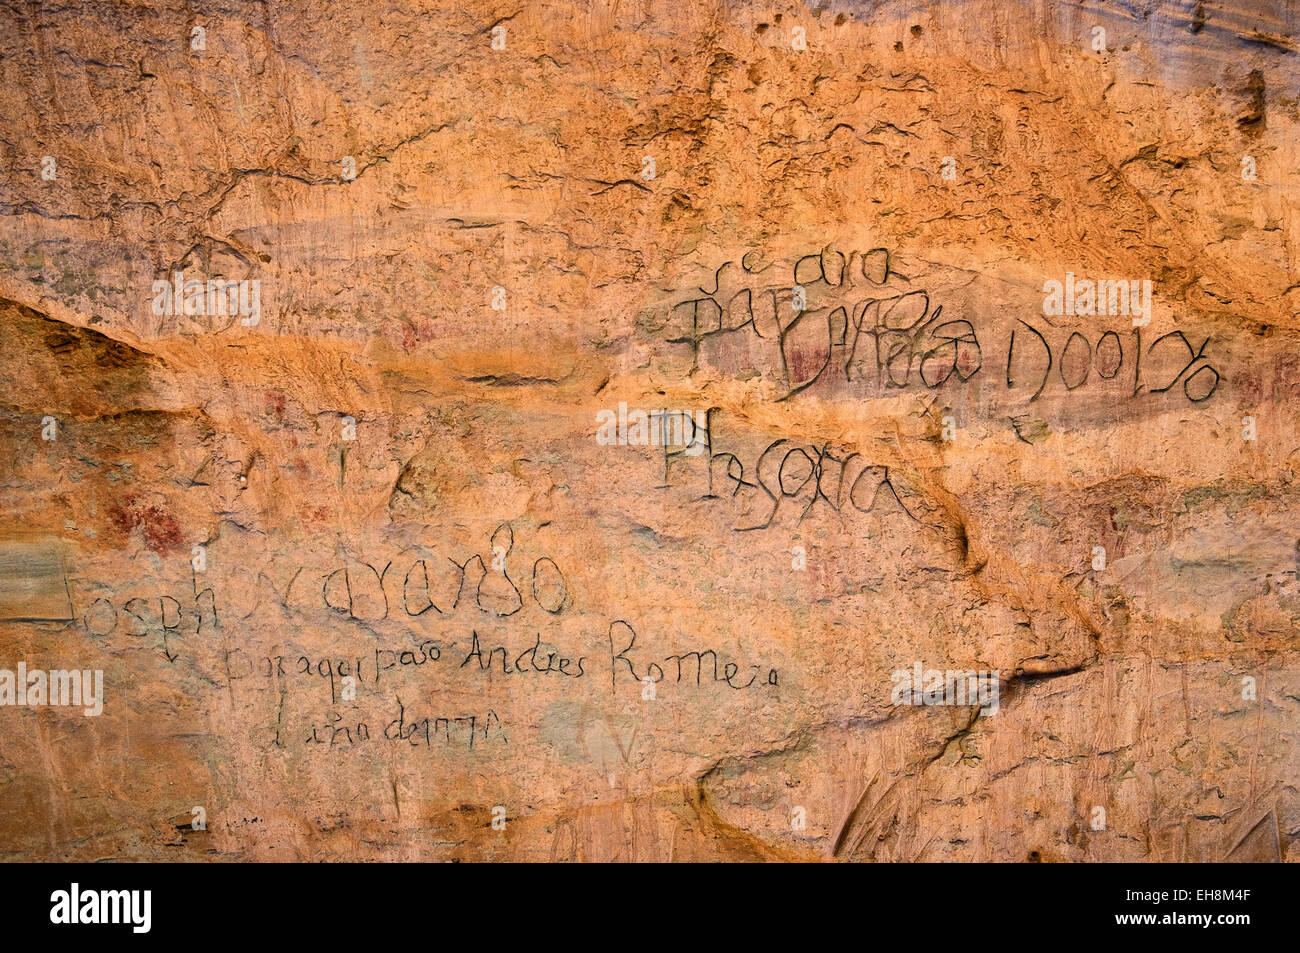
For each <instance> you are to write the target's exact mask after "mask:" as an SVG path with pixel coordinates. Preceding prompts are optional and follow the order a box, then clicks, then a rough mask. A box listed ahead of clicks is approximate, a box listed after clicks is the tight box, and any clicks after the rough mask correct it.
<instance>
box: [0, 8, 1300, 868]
mask: <svg viewBox="0 0 1300 953" xmlns="http://www.w3.org/2000/svg"><path fill="white" fill-rule="evenodd" d="M195 9H196V11H197V12H193V13H191V12H188V11H183V10H181V9H179V8H176V7H175V6H168V5H165V4H157V3H136V4H125V3H116V2H106V3H99V4H93V5H82V6H75V5H74V6H72V7H61V8H47V7H42V6H40V5H23V6H17V7H7V8H5V9H3V10H0V71H2V72H3V80H4V82H3V84H2V86H0V97H3V108H2V109H0V117H2V118H0V124H2V126H3V130H2V132H3V134H2V135H0V208H2V209H3V211H4V215H3V217H2V218H0V327H2V328H3V333H2V334H0V384H2V385H3V389H4V397H3V399H2V400H0V424H2V426H0V506H2V507H3V512H4V522H3V528H2V530H0V669H8V670H16V666H17V665H18V663H20V662H22V663H25V665H26V666H27V668H28V669H46V670H54V669H77V670H102V672H103V685H104V688H103V711H102V713H101V714H99V715H96V716H87V715H85V714H83V711H82V710H81V709H80V708H76V707H73V706H57V707H56V706H40V705H31V704H28V705H20V704H16V703H11V704H8V705H5V706H0V804H2V805H3V807H2V808H0V856H3V857H5V858H6V859H23V860H27V859H53V858H59V859H75V860H95V859H101V858H118V859H122V858H139V859H160V858H161V859H186V860H213V859H215V860H231V859H246V860H251V859H312V860H316V859H450V858H456V859H464V860H479V859H566V860H567V859H585V860H607V859H618V860H666V859H671V860H709V859H773V858H797V859H816V858H836V859H853V860H917V859H924V860H938V859H954V860H990V859H995V860H1025V859H1042V860H1072V861H1084V860H1086V861H1104V860H1189V861H1191V860H1221V859H1231V860H1269V861H1272V860H1291V861H1294V860H1297V859H1300V793H1298V791H1297V786H1298V783H1300V781H1298V779H1300V749H1298V747H1297V743H1298V739H1297V728H1298V725H1300V720H1298V716H1300V638H1298V637H1297V622H1298V621H1300V583H1298V581H1297V570H1298V569H1300V529H1298V527H1300V494H1298V492H1297V487H1296V479H1297V468H1298V467H1300V425H1298V424H1297V420H1296V414H1295V408H1296V406H1297V405H1296V400H1297V397H1298V396H1300V393H1298V391H1300V348H1298V345H1300V191H1298V186H1300V173H1297V171H1296V170H1297V168H1300V135H1298V134H1297V132H1298V128H1300V127H1298V124H1300V115H1298V109H1300V106H1298V102H1300V100H1298V98H1297V97H1298V96H1300V78H1298V77H1300V73H1298V72H1297V67H1296V64H1297V58H1296V57H1297V42H1298V40H1297V34H1296V29H1297V25H1298V24H1297V19H1300V12H1297V10H1296V9H1295V7H1294V5H1293V4H1275V3H1266V2H1262V0H1225V2H1205V3H1191V2H1169V3H1156V2H1136V3H1119V4H1098V3H1057V2H1047V0H1043V2H1039V3H1033V4H1022V3H1009V2H987V0H971V2H957V3H950V2H943V0H932V2H886V3H879V4H868V3H848V2H830V3H827V4H825V5H818V6H815V7H814V6H807V5H802V4H797V3H796V4H790V3H777V4H775V5H769V4H752V3H742V2H730V3H706V2H694V0H692V2H680V0H678V2H671V3H669V2H649V0H634V2H630V3H627V2H624V3H613V2H592V3H582V4H568V3H538V4H519V5H500V4H496V5H494V4H491V3H481V2H477V0H470V2H468V3H461V4H451V3H443V4H437V5H433V6H429V7H416V6H413V5H410V4H406V3H393V2H383V3H377V4H355V5H347V4H333V3H321V2H310V0H306V2H298V0H287V2H283V3H274V4H256V3H239V2H231V3H227V4H224V5H221V6H218V7H211V8H206V7H202V6H200V7H198V8H195ZM196 27H201V28H202V29H201V30H199V31H197V32H195V28H196ZM1095 27H1100V28H1102V29H1103V30H1104V37H1101V39H1100V43H1098V37H1099V36H1100V35H1099V34H1096V33H1095V30H1094V28H1095ZM1097 45H1100V46H1101V49H1098V48H1097ZM800 47H803V48H800ZM177 273H180V275H181V277H180V278H179V279H176V278H175V276H176V275H177ZM1067 274H1068V275H1069V276H1070V278H1069V279H1068V280H1069V281H1070V283H1071V284H1072V285H1073V286H1074V288H1075V290H1078V289H1081V288H1083V287H1085V286H1084V285H1083V284H1082V282H1085V281H1098V280H1102V279H1106V280H1114V281H1123V282H1124V283H1125V284H1124V287H1125V290H1126V291H1128V290H1131V289H1132V288H1133V287H1134V286H1133V285H1130V282H1136V283H1137V284H1136V288H1137V289H1138V291H1139V297H1140V290H1141V288H1142V287H1143V285H1142V283H1143V282H1150V289H1151V292H1150V304H1151V307H1150V311H1149V313H1147V314H1144V315H1133V314H1130V313H1127V311H1131V310H1134V308H1129V309H1126V311H1123V312H1122V311H1120V307H1119V305H1120V301H1119V298H1118V289H1114V295H1115V297H1114V300H1113V301H1112V300H1110V298H1108V296H1107V294H1106V293H1103V294H1102V296H1101V298H1102V301H1101V303H1102V305H1103V307H1102V308H1100V309H1099V308H1098V307H1097V304H1098V302H1097V301H1096V300H1094V301H1093V302H1092V306H1091V308H1089V306H1088V303H1087V301H1086V299H1085V298H1082V297H1080V298H1079V299H1078V304H1079V307H1077V308H1075V307H1071V308H1069V309H1068V312H1070V313H1055V314H1054V313H1045V304H1046V302H1045V298H1046V297H1047V295H1046V294H1045V283H1047V282H1051V281H1060V282H1061V283H1062V286H1063V287H1062V292H1063V299H1062V300H1064V285H1065V283H1066V281H1067ZM218 280H220V281H230V282H232V283H238V282H243V283H244V284H242V285H237V286H235V287H234V289H233V290H232V291H231V293H230V295H229V296H228V297H224V298H222V303H224V304H225V305H226V306H227V307H226V308H225V313H218V314H212V313H210V312H211V311H213V310H217V309H216V305H217V304H218V303H219V302H218V301H217V299H218V297H219V296H220V295H218V293H217V291H218V289H217V288H216V286H215V285H214V286H213V293H212V294H211V295H210V296H209V295H208V294H207V293H206V292H207V286H206V285H205V286H204V294H203V295H201V296H195V295H194V294H192V293H190V292H191V291H192V288H187V286H186V285H185V282H187V281H198V282H209V281H218ZM176 281H178V282H179V292H180V293H179V294H176V293H174V290H173V289H174V288H175V285H174V284H173V282H176ZM253 282H257V284H256V285H253V284H252V283H253ZM156 283H157V284H156ZM224 293H225V292H224V290H223V291H222V294H224ZM241 294H242V297H241ZM187 303H188V304H189V305H190V307H189V308H188V311H187V307H186V305H187ZM1075 303H1076V300H1075V299H1074V297H1073V296H1072V297H1071V300H1070V304H1071V305H1073V304H1075ZM1129 303H1130V304H1133V305H1134V306H1135V307H1136V301H1134V302H1129ZM1052 310H1053V309H1052V308H1051V307H1050V306H1047V307H1046V311H1048V312H1050V311H1052ZM1057 310H1060V311H1063V312H1064V311H1066V310H1067V309H1065V308H1064V307H1063V308H1061V309H1057ZM1089 311H1091V312H1092V313H1089ZM1117 312H1118V313H1117ZM1146 319H1149V323H1144V322H1145V321H1146ZM620 405H623V407H624V411H625V413H626V414H628V415H630V422H629V424H628V426H627V427H626V428H623V427H619V426H617V425H616V428H615V429H614V431H613V433H614V436H615V442H614V443H613V444H612V445H611V444H610V443H609V442H608V441H607V440H606V439H605V438H606V437H607V436H609V435H610V432H611V431H610V427H609V425H608V421H609V419H610V417H611V416H613V417H614V418H617V417H618V416H619V411H620ZM638 409H639V410H642V411H647V412H659V411H668V412H676V411H682V412H686V413H689V414H691V415H692V416H690V417H689V418H688V421H687V422H686V423H685V424H684V425H683V422H682V418H680V417H678V416H676V415H675V414H672V413H670V414H669V416H668V417H667V418H665V417H662V416H660V417H657V418H655V426H654V427H653V428H648V429H647V431H646V432H647V434H649V433H650V431H651V430H653V431H654V433H655V436H656V437H657V436H658V434H659V428H662V429H663V431H664V433H665V436H666V437H671V438H673V439H672V441H671V445H670V446H669V447H668V448H665V447H663V446H657V445H650V446H642V445H636V438H637V436H638V435H639V428H638V427H637V422H638V419H637V415H636V413H635V412H636V411H637V410H638ZM602 412H605V413H602ZM674 424H675V425H678V426H681V429H682V431H683V433H682V439H678V438H676V437H675V435H673V434H671V433H669V432H668V429H669V427H670V425H674ZM692 434H694V435H696V436H698V437H699V440H698V442H696V443H695V444H694V445H690V438H691V436H692ZM620 436H630V437H631V445H626V444H628V441H626V440H623V441H620V440H618V437H620ZM918 665H919V666H920V667H921V669H922V670H926V669H940V670H949V669H952V670H960V671H972V672H981V673H988V678H987V680H986V681H985V682H982V683H981V684H982V685H985V687H987V686H990V685H993V686H996V688H997V700H996V703H995V704H994V705H993V706H991V707H986V709H985V710H986V712H987V713H986V714H984V715H981V709H980V707H979V705H978V704H970V703H969V702H970V701H971V699H969V698H967V699H963V701H965V702H968V703H964V704H943V705H930V704H916V705H911V704H905V703H903V702H906V701H910V700H912V697H911V696H910V695H906V696H900V695H899V693H898V687H899V684H900V674H899V673H908V674H909V677H910V673H912V672H913V671H914V670H915V668H916V666H918ZM2 692H3V684H2V683H0V694H2ZM0 700H2V698H0ZM923 700H924V698H923V697H922V698H921V699H918V701H923ZM946 700H948V701H951V699H946ZM15 702H16V696H15ZM993 709H996V710H993ZM197 808H202V812H201V814H200V813H198V812H197V811H196V809H197ZM502 815H504V817H505V825H504V829H501V826H500V823H499V822H498V823H497V824H496V825H495V826H494V823H493V821H494V818H498V819H499V818H500V817H501V816H502ZM199 818H202V819H203V821H204V824H202V825H200V824H199V823H198V819H199ZM199 828H201V829H199Z"/></svg>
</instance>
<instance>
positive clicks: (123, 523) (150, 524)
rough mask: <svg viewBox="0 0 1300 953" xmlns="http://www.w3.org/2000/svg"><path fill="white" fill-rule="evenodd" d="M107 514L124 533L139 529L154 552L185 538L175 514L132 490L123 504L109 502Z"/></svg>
mask: <svg viewBox="0 0 1300 953" xmlns="http://www.w3.org/2000/svg"><path fill="white" fill-rule="evenodd" d="M108 518H109V520H110V522H112V524H113V526H114V527H115V528H116V529H117V531H118V533H119V534H121V536H123V537H127V536H130V535H131V534H132V533H134V532H135V530H136V529H139V530H140V532H141V535H143V537H144V543H145V545H146V546H148V547H149V549H151V550H152V551H153V552H155V553H163V552H167V551H169V550H175V549H178V548H179V547H180V546H181V544H182V543H183V542H184V538H183V537H182V535H181V528H180V524H179V523H177V522H176V517H174V516H172V514H171V513H170V512H169V511H168V510H166V509H165V508H163V507H162V506H159V505H158V504H157V503H150V502H148V501H146V500H142V499H141V498H140V497H139V496H138V495H136V494H134V493H132V494H128V495H127V496H126V498H125V500H124V501H123V504H122V505H118V504H114V505H113V506H110V507H109V508H108Z"/></svg>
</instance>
